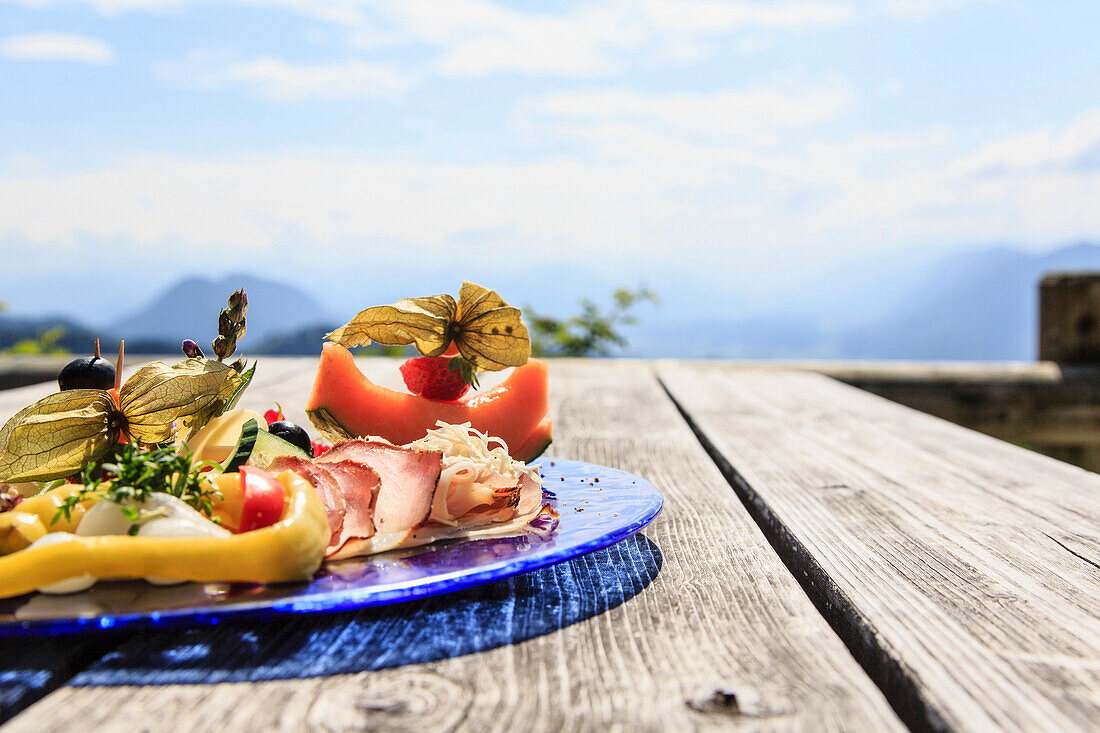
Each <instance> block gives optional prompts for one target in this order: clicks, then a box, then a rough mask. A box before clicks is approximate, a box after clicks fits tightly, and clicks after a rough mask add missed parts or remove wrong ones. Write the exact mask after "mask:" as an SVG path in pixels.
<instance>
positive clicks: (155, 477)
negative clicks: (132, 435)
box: [51, 443, 222, 533]
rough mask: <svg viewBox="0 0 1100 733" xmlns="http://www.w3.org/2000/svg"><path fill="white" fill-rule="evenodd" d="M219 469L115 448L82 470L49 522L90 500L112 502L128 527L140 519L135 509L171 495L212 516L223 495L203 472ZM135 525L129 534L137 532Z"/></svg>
mask: <svg viewBox="0 0 1100 733" xmlns="http://www.w3.org/2000/svg"><path fill="white" fill-rule="evenodd" d="M213 468H220V466H219V465H218V464H217V463H214V462H212V461H203V462H200V463H197V464H195V463H192V456H191V453H189V452H182V453H181V452H178V451H177V450H176V448H175V447H160V448H153V449H145V448H142V447H140V446H136V445H134V444H132V443H125V444H122V445H118V446H116V447H115V449H114V454H113V455H111V456H108V457H107V458H106V459H105V460H103V461H102V462H100V463H94V464H91V465H89V466H88V467H86V468H85V469H84V470H83V471H82V472H81V474H80V489H79V490H78V491H76V492H75V493H73V494H71V495H69V496H67V497H66V498H65V499H64V500H63V501H62V502H61V506H60V507H58V510H57V514H56V515H55V516H54V518H53V519H52V520H51V524H52V523H55V522H56V521H57V520H58V519H59V518H61V517H62V516H64V517H65V519H70V518H71V516H72V510H73V507H75V506H76V505H78V504H81V503H83V502H85V501H87V500H88V499H90V498H96V499H104V500H107V501H111V502H114V503H115V504H118V505H120V506H121V508H122V514H123V516H125V517H126V518H127V519H129V520H130V521H132V522H139V521H141V520H142V517H141V516H140V513H139V511H138V510H137V508H136V504H138V503H141V502H143V501H145V500H147V499H148V498H149V497H150V496H151V495H153V494H155V493H161V494H168V495H170V496H174V497H176V498H178V499H180V500H181V501H183V502H184V503H185V504H187V505H188V506H190V507H191V508H192V509H195V510H196V511H199V512H201V513H202V514H205V515H206V516H207V517H211V516H213V505H214V502H215V501H216V500H218V499H221V498H222V496H221V494H220V493H219V492H218V490H217V489H216V488H215V487H214V486H213V485H212V484H211V483H210V482H209V481H207V480H206V477H204V475H203V474H204V473H206V472H207V471H209V470H211V469H213ZM136 531H137V525H135V526H134V527H133V528H132V529H131V533H136Z"/></svg>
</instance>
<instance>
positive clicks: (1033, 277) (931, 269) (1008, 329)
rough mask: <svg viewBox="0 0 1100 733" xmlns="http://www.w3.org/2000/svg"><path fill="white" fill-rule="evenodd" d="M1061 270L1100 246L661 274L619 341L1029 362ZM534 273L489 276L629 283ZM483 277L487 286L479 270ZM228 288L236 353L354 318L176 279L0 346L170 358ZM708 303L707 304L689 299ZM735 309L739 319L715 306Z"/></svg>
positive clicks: (288, 343) (299, 299)
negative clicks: (111, 308) (752, 271)
mask: <svg viewBox="0 0 1100 733" xmlns="http://www.w3.org/2000/svg"><path fill="white" fill-rule="evenodd" d="M1073 269H1094V270H1100V246H1098V245H1095V244H1090V243H1082V244H1078V245H1074V246H1070V247H1064V248H1062V249H1058V250H1055V251H1052V252H1048V253H1033V252H1027V251H1024V250H1020V249H1016V248H1013V247H1010V246H990V247H984V248H980V249H973V250H967V251H964V252H959V253H953V254H948V255H939V256H936V255H934V254H932V255H928V256H925V255H924V254H923V253H907V254H906V256H905V257H904V258H899V259H897V260H890V259H889V258H886V257H881V256H880V257H878V258H876V259H873V260H868V261H866V262H862V263H861V262H854V263H849V264H847V265H845V266H843V267H838V268H835V269H833V270H830V271H828V272H826V273H825V274H823V275H822V276H821V277H819V278H817V279H816V280H814V281H811V282H808V283H802V284H800V285H798V286H797V287H794V286H792V288H791V291H790V292H789V293H781V292H778V293H775V294H774V295H773V297H771V298H770V299H768V300H767V301H761V302H759V303H756V304H755V305H754V304H752V303H746V302H745V301H744V300H743V299H740V298H739V297H738V294H737V293H735V292H734V293H731V292H721V293H716V294H713V295H712V294H711V292H710V291H708V289H707V288H704V287H702V286H701V285H695V286H693V285H692V284H691V282H690V281H689V280H687V279H685V278H684V277H683V276H682V275H681V276H674V275H673V274H670V276H669V278H668V280H667V281H666V282H663V283H653V284H652V285H653V287H654V289H655V290H657V291H658V293H659V294H660V295H661V296H662V299H663V301H664V303H663V305H662V306H660V307H658V308H654V307H652V306H650V305H642V306H640V307H639V309H638V311H637V315H638V316H639V320H640V325H639V326H637V327H633V328H629V329H626V334H627V337H628V338H629V340H630V343H631V346H630V348H629V349H628V350H627V352H626V353H627V354H628V355H633V356H650V357H659V356H671V357H684V358H691V357H700V358H706V357H725V358H760V359H765V358H772V359H807V358H833V359H926V360H1030V359H1033V358H1035V352H1036V346H1035V344H1036V340H1037V331H1036V329H1037V320H1038V319H1037V311H1038V285H1039V280H1040V278H1041V277H1042V275H1043V274H1044V273H1046V272H1049V271H1052V270H1073ZM540 274H541V277H539V278H538V282H537V283H536V284H533V285H532V286H531V287H530V288H527V289H520V288H518V287H517V285H516V284H517V283H522V282H524V277H529V276H530V275H523V274H522V273H518V272H517V273H513V274H512V279H510V280H509V279H502V280H501V282H504V283H505V284H508V283H510V284H511V287H510V288H508V287H502V288H501V290H502V294H503V295H504V296H505V297H506V298H508V299H509V300H510V302H513V303H514V304H516V305H520V306H527V305H532V304H533V305H534V307H535V308H536V310H538V311H539V312H544V310H545V312H549V313H553V314H555V315H558V316H568V315H571V314H573V313H575V312H576V311H577V310H578V309H579V308H578V306H577V300H578V299H579V298H581V297H586V296H587V297H591V298H593V299H594V300H597V301H602V302H606V300H607V297H608V296H609V294H610V292H611V290H612V289H613V288H614V287H615V286H618V285H628V286H629V285H632V283H620V282H610V280H609V279H608V276H607V275H606V274H600V273H595V272H587V271H584V270H583V269H577V270H576V271H573V270H570V269H569V268H552V269H550V268H548V269H547V270H545V271H542V272H541V273H540ZM449 278H450V279H455V278H454V277H453V275H449ZM484 281H485V282H486V283H490V284H492V283H493V282H494V280H493V279H492V278H488V277H486V278H484ZM458 282H460V281H458ZM458 282H456V283H453V285H455V287H444V278H443V277H442V276H440V277H438V278H435V279H432V280H431V281H430V282H426V283H421V285H422V287H420V288H418V289H417V291H416V292H417V293H418V294H427V293H429V292H441V291H445V290H446V291H449V290H457V284H458ZM398 285H399V284H398V283H395V282H389V281H387V282H385V284H384V287H383V286H382V284H381V283H378V284H372V285H371V286H370V288H369V289H370V290H371V291H372V292H371V293H370V294H364V295H363V296H362V306H366V305H368V304H371V303H376V302H389V301H391V300H395V299H397V298H398V297H400V295H399V293H398ZM433 286H434V287H433ZM238 287H244V288H245V289H246V290H247V292H248V296H249V312H248V333H247V335H246V336H245V339H244V340H243V341H242V343H241V351H242V352H244V353H246V354H250V355H252V354H257V355H258V354H286V355H291V354H310V355H311V354H317V353H319V352H320V348H321V342H322V340H323V337H324V334H325V333H327V332H328V331H331V330H332V329H333V328H334V327H336V326H338V325H340V324H341V323H343V322H344V321H345V320H346V319H347V318H350V317H351V316H352V315H354V313H353V312H350V310H349V312H348V313H342V314H340V315H339V316H337V315H334V314H332V313H330V312H329V311H328V310H327V309H326V308H325V307H323V306H322V305H320V304H319V302H318V301H317V300H316V299H315V298H314V297H313V296H311V295H310V294H308V293H306V292H305V291H304V290H302V289H300V288H297V287H294V286H291V285H287V284H285V283H280V282H276V281H274V280H267V279H263V278H257V277H251V276H244V275H237V276H229V277H225V278H220V279H218V280H207V279H201V278H187V279H184V280H181V281H180V282H178V283H176V284H175V285H173V286H171V287H169V288H168V289H167V290H166V291H165V292H163V293H162V294H161V295H159V296H157V297H155V298H153V299H152V300H150V302H149V303H147V304H146V305H145V306H143V307H141V308H139V309H138V310H136V311H135V312H134V313H132V314H131V315H130V316H128V317H127V318H124V319H121V320H119V321H117V322H115V323H114V324H112V325H111V326H109V327H107V328H104V329H102V330H96V329H94V328H90V327H88V326H85V325H83V324H81V323H80V322H79V320H78V319H74V318H72V317H71V316H63V315H59V316H54V317H27V316H17V315H14V314H0V348H5V347H7V346H10V345H11V344H12V343H14V342H15V341H17V340H19V339H20V338H25V337H28V336H29V337H33V336H35V335H36V334H37V333H40V332H42V331H44V330H45V329H47V328H49V327H50V326H51V325H60V326H62V327H63V328H64V329H65V330H66V334H65V336H64V337H63V338H62V339H61V341H60V343H61V345H63V346H65V347H66V348H68V349H70V350H71V351H74V352H78V353H83V352H87V351H89V350H90V345H91V340H92V338H93V337H94V336H97V335H98V336H100V337H101V338H103V339H105V342H104V343H105V344H107V346H105V349H106V350H107V351H111V350H112V349H113V346H110V345H111V344H116V343H117V340H118V338H119V337H125V338H126V340H127V346H128V350H131V351H133V352H144V353H154V352H167V353H174V352H175V351H177V350H178V348H179V342H180V340H181V339H183V338H194V339H196V340H198V341H200V343H202V344H204V345H205V344H207V343H209V341H210V340H211V339H212V338H213V337H214V335H215V331H216V319H217V313H218V311H219V310H220V309H221V307H222V306H223V304H224V303H225V299H226V297H227V296H228V295H229V293H230V292H232V291H233V290H234V289H236V288H238ZM390 290H393V291H394V292H393V293H390V292H389V291H390ZM517 290H519V292H518V293H517V292H516V291H517ZM375 291H377V292H375ZM383 291H385V292H383ZM391 296H392V297H391ZM524 296H526V297H524ZM708 301H709V302H710V304H711V307H706V308H704V307H700V303H701V302H708ZM735 312H736V313H745V315H743V316H729V317H726V316H724V315H723V314H725V313H735ZM703 313H707V314H710V315H707V316H701V314H703Z"/></svg>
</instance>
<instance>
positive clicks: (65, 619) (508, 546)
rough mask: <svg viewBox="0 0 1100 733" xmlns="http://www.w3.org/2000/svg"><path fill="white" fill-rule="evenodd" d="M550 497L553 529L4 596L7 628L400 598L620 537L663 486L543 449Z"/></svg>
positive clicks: (84, 627) (333, 607)
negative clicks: (316, 566)
mask: <svg viewBox="0 0 1100 733" xmlns="http://www.w3.org/2000/svg"><path fill="white" fill-rule="evenodd" d="M536 465H538V466H539V470H540V471H541V472H542V474H543V490H544V492H545V494H546V499H547V500H548V501H549V502H550V503H551V504H552V506H554V508H555V509H556V510H557V511H558V512H559V514H560V515H561V519H560V522H559V524H558V526H557V529H555V530H554V531H553V532H552V533H550V534H549V535H546V536H542V535H540V534H537V533H526V534H523V535H520V536H517V537H497V538H493V539H484V540H474V541H468V542H450V543H447V544H440V545H430V546H428V547H422V548H417V549H415V550H409V551H403V552H391V553H386V554H383V555H376V556H374V557H369V558H362V559H358V560H348V561H345V562H340V563H332V564H330V565H326V566H325V567H323V568H322V569H321V571H320V572H319V573H318V574H317V576H316V577H314V579H313V580H312V581H310V582H309V583H298V584H290V585H250V584H230V583H205V584H199V583H185V584H183V585H176V586H168V587H164V586H155V585H151V584H149V583H146V582H145V581H116V582H100V583H97V584H96V585H95V586H93V587H92V588H91V589H90V590H87V591H85V592H83V593H77V594H74V595H67V596H49V595H45V594H41V593H32V594H29V595H24V596H19V597H18V598H9V599H6V600H0V638H2V637H10V636H35V635H50V634H59V633H72V632H88V631H98V630H114V629H120V628H131V629H133V628H142V627H153V626H157V627H164V626H203V625H208V624H216V623H219V622H220V621H222V620H223V619H227V618H230V617H242V616H251V617H256V618H263V617H269V616H271V615H272V614H283V613H332V612H336V611H351V610H354V609H358V608H366V607H368V606H381V605H384V604H388V603H400V602H402V601H410V600H413V599H417V598H425V597H427V596H434V595H439V594H442V593H450V592H452V591H456V590H461V589H463V588H469V587H470V586H473V585H480V584H483V583H491V582H493V581H495V580H500V579H501V578H507V577H508V576H510V575H515V574H517V573H523V572H527V571H528V570H535V569H537V568H541V567H545V566H547V565H553V564H554V563H559V562H563V561H565V560H570V559H572V558H575V557H578V556H580V555H583V554H585V553H588V552H592V551H593V550H598V549H600V548H603V547H607V546H608V545H612V544H614V543H616V542H618V541H619V540H621V539H624V538H626V537H629V536H630V535H632V534H634V533H635V532H637V531H638V530H640V529H642V528H643V527H645V526H646V525H647V524H649V523H650V522H651V521H653V518H654V517H655V516H657V513H658V512H659V511H661V504H662V498H661V492H660V491H658V490H657V489H656V488H655V487H654V486H653V485H652V484H650V483H649V482H648V481H645V480H643V479H641V478H638V477H637V476H632V475H631V474H629V473H626V472H624V471H619V470H616V469H614V468H607V467H605V466H596V465H593V464H590V463H580V462H578V461H560V460H551V459H543V460H541V461H539V462H538V463H537V464H536Z"/></svg>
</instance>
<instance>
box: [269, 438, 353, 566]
mask: <svg viewBox="0 0 1100 733" xmlns="http://www.w3.org/2000/svg"><path fill="white" fill-rule="evenodd" d="M268 470H269V471H272V472H273V473H278V472H279V471H287V470H290V471H294V472H295V473H297V474H298V475H300V476H303V477H305V479H306V480H307V481H309V483H310V484H312V485H313V488H314V489H315V490H316V491H317V495H318V496H320V497H321V503H322V504H324V505H325V516H326V517H328V525H329V527H330V528H331V529H332V541H333V542H335V541H336V540H337V539H338V538H339V537H340V534H341V530H342V528H343V525H344V514H345V513H346V512H347V500H346V499H345V498H344V491H343V488H342V487H341V486H340V484H339V482H338V481H337V480H336V476H335V475H334V474H333V473H332V471H330V470H329V469H328V468H327V467H325V466H319V465H317V464H316V463H314V462H313V461H307V460H306V459H305V458H299V457H297V456H281V457H279V458H276V459H275V460H274V461H272V462H271V465H270V466H269V467H268ZM331 548H332V545H331V543H330V549H331Z"/></svg>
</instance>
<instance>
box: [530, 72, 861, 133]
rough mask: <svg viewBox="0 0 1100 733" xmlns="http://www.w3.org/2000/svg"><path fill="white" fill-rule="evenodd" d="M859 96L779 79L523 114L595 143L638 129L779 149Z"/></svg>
mask: <svg viewBox="0 0 1100 733" xmlns="http://www.w3.org/2000/svg"><path fill="white" fill-rule="evenodd" d="M854 102H855V95H854V94H853V92H852V91H851V89H850V88H849V87H848V85H847V84H846V83H845V82H844V81H843V80H841V79H839V78H833V79H830V80H828V81H826V82H825V83H823V84H820V85H817V86H806V85H803V84H800V83H797V82H794V81H792V80H787V79H783V78H778V77H777V78H775V79H773V80H772V81H771V82H767V83H764V82H760V83H756V84H753V85H751V86H749V87H747V88H744V89H724V90H718V91H715V92H707V93H685V92H677V93H669V94H646V93H643V92H637V91H632V90H628V89H591V90H584V91H569V92H554V93H550V94H546V95H542V96H539V97H529V98H527V99H525V100H523V101H521V103H520V108H519V114H520V117H521V118H526V119H527V122H531V123H535V124H537V123H538V122H539V121H549V122H550V125H551V126H552V127H553V128H554V129H556V130H557V131H558V133H559V134H563V133H564V134H568V135H577V136H582V137H588V136H589V135H590V133H591V132H592V130H593V129H594V126H602V125H630V126H636V127H641V128H645V129H649V130H654V131H660V132H663V133H665V134H670V135H674V136H684V135H703V136H708V137H714V138H744V139H751V140H753V141H756V142H758V143H767V142H771V141H774V140H775V139H776V137H777V135H778V134H779V133H781V132H782V131H784V130H789V129H793V128H800V127H807V126H810V125H814V124H817V123H820V122H823V121H826V120H829V119H832V118H835V117H837V116H838V115H840V114H841V113H843V112H845V111H847V110H848V109H850V108H851V107H852V105H853V104H854Z"/></svg>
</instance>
